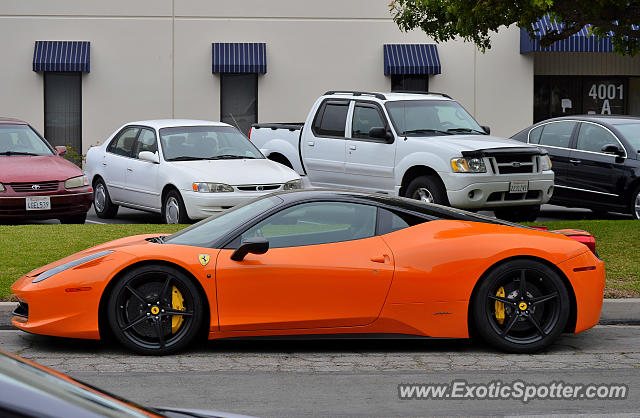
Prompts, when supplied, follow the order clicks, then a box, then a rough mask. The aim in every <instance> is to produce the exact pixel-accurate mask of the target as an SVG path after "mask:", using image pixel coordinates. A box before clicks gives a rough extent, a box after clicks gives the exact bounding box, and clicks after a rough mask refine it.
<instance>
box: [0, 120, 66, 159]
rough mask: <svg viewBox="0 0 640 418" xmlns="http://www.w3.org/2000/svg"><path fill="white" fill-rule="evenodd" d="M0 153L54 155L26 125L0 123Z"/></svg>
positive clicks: (47, 145)
mask: <svg viewBox="0 0 640 418" xmlns="http://www.w3.org/2000/svg"><path fill="white" fill-rule="evenodd" d="M0 155H55V152H53V149H52V148H51V147H50V146H49V144H47V143H46V142H45V141H44V140H43V139H42V138H40V137H39V136H38V134H36V133H35V132H34V131H33V129H31V127H30V126H28V125H18V124H16V125H12V124H0Z"/></svg>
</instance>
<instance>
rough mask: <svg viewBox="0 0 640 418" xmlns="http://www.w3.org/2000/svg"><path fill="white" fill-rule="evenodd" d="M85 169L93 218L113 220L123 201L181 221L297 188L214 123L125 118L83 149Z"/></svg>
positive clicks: (292, 176)
mask: <svg viewBox="0 0 640 418" xmlns="http://www.w3.org/2000/svg"><path fill="white" fill-rule="evenodd" d="M85 169H86V174H87V176H88V177H89V179H90V181H91V184H92V185H93V189H94V207H95V210H96V214H97V215H98V216H99V217H100V218H113V217H115V216H116V214H117V212H118V207H119V206H125V207H128V208H133V209H139V210H144V211H148V212H157V213H161V214H162V219H163V220H164V221H165V222H166V223H186V222H189V220H190V219H203V218H206V217H208V216H210V215H213V214H215V213H217V212H220V211H223V210H225V209H228V208H230V207H233V206H236V205H238V204H241V203H244V202H246V201H248V200H251V199H253V198H255V197H258V196H261V195H264V194H266V193H271V192H275V191H278V190H293V189H299V188H301V181H300V176H299V175H298V174H297V173H296V172H295V171H293V170H291V169H289V168H287V167H285V166H284V165H281V164H278V163H276V162H273V161H271V160H268V159H266V158H265V157H264V155H262V153H261V152H260V151H259V150H258V149H257V148H256V147H255V146H253V144H252V143H251V142H250V141H249V140H248V139H247V137H246V136H244V135H243V134H242V133H241V132H240V131H238V130H237V129H236V128H234V127H232V126H230V125H227V124H225V123H220V122H207V121H196V120H174V119H171V120H148V121H141V122H131V123H128V124H126V125H124V126H123V127H121V128H120V129H118V130H117V131H116V132H115V133H114V134H113V135H111V137H109V139H107V140H106V141H105V142H104V143H103V144H102V145H100V146H98V147H93V148H91V149H89V152H88V153H87V162H86V166H85Z"/></svg>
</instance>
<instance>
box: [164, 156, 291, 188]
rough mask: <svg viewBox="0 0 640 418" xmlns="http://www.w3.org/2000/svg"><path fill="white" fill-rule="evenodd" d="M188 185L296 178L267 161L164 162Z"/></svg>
mask: <svg viewBox="0 0 640 418" xmlns="http://www.w3.org/2000/svg"><path fill="white" fill-rule="evenodd" d="M167 164H170V165H171V168H172V169H174V170H179V171H181V172H182V173H183V175H184V176H186V177H187V178H189V179H190V180H189V181H196V182H197V181H202V182H212V183H225V184H229V185H232V186H236V185H241V184H256V183H257V182H259V184H271V183H286V182H287V181H290V180H297V179H299V178H300V176H299V175H298V173H296V172H295V171H293V170H292V169H290V168H288V167H285V166H283V165H282V164H278V163H276V162H273V161H271V160H268V159H266V158H265V159H259V160H251V159H246V160H198V161H171V162H167Z"/></svg>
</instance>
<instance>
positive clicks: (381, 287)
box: [216, 237, 393, 331]
mask: <svg viewBox="0 0 640 418" xmlns="http://www.w3.org/2000/svg"><path fill="white" fill-rule="evenodd" d="M232 253H233V250H222V251H220V254H219V256H218V260H217V266H216V282H217V287H218V303H219V309H220V311H219V312H220V313H219V316H220V326H221V330H222V331H240V330H266V329H282V330H284V329H296V328H298V329H299V328H324V327H346V326H358V325H367V324H369V323H371V322H373V321H375V320H376V318H378V316H379V314H380V310H381V309H382V306H383V304H384V301H385V298H386V296H387V293H388V291H389V287H390V285H391V279H392V277H393V258H392V253H391V251H390V250H389V248H388V247H387V245H386V244H385V243H384V241H383V240H382V239H381V238H380V237H371V238H366V239H362V240H354V241H346V242H338V243H331V244H321V245H309V246H302V247H289V248H274V249H270V250H269V251H267V253H265V254H262V255H254V254H249V255H247V257H246V258H245V259H244V260H243V261H241V262H236V261H232V260H231V259H230V257H231V254H232ZM372 259H376V260H377V262H376V261H372Z"/></svg>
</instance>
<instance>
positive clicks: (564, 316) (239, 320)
mask: <svg viewBox="0 0 640 418" xmlns="http://www.w3.org/2000/svg"><path fill="white" fill-rule="evenodd" d="M559 232H560V233H550V232H544V231H539V230H536V229H533V228H528V227H524V226H520V225H517V224H510V223H507V222H504V221H500V220H497V219H495V218H489V217H485V216H480V215H476V214H473V213H469V212H465V211H461V210H458V209H453V208H447V207H444V206H440V205H434V204H429V203H422V202H419V201H416V200H411V199H405V198H397V197H391V196H385V195H381V194H365V193H356V192H349V191H329V190H316V189H309V190H298V191H295V192H282V193H275V194H271V195H268V196H264V197H262V198H258V199H256V200H253V201H252V202H250V203H247V204H246V205H243V206H237V207H235V208H233V209H230V210H228V211H226V212H224V213H222V214H220V215H219V216H217V217H211V218H209V219H208V220H206V221H203V222H200V223H198V224H196V225H192V226H190V227H188V228H186V229H183V230H182V231H180V232H178V233H176V234H173V235H169V236H162V235H159V234H150V235H139V236H134V237H128V238H122V239H120V240H116V241H112V242H108V243H105V244H102V245H98V246H96V247H93V248H90V249H88V250H85V251H82V252H79V253H77V254H74V255H71V256H69V257H66V258H64V259H62V260H58V261H56V262H53V263H51V264H49V265H46V266H43V267H40V268H38V269H35V270H33V271H31V272H29V273H27V274H26V275H24V276H23V277H21V278H20V279H19V280H18V281H17V282H15V283H14V284H13V286H12V287H11V292H12V294H13V296H14V297H15V298H16V300H18V301H19V305H18V307H17V308H16V310H15V311H14V316H13V319H12V324H13V325H14V326H16V327H17V328H19V329H21V330H24V331H27V332H30V333H34V334H45V335H55V336H60V337H75V338H91V339H99V338H102V337H103V336H104V335H107V334H110V333H111V334H112V335H114V336H115V338H116V339H117V340H118V341H119V342H120V343H121V344H123V345H124V346H126V347H127V348H129V349H130V350H133V351H135V352H138V353H141V354H154V355H163V354H170V353H173V352H176V351H178V350H181V349H184V348H185V347H187V346H188V345H189V344H190V343H191V342H192V341H193V340H194V339H195V338H196V337H197V336H198V335H201V334H200V332H201V331H208V336H209V338H210V339H218V338H233V337H273V336H280V337H281V336H285V335H289V336H297V337H300V336H302V335H307V336H314V335H324V336H329V335H339V336H341V337H349V336H350V334H355V336H356V337H362V335H363V334H365V335H369V336H370V337H373V338H375V337H376V336H377V335H386V336H389V335H393V334H395V335H398V336H399V337H403V336H406V335H414V336H418V337H434V338H467V337H468V336H469V332H470V329H471V330H472V331H473V332H477V335H479V336H481V337H482V338H484V339H485V340H486V341H487V342H489V343H490V344H492V345H493V346H494V347H496V348H498V349H500V350H506V351H511V352H533V351H537V350H540V349H542V348H544V347H546V346H548V345H549V344H551V343H553V341H555V340H556V339H557V338H558V337H559V336H560V334H561V333H562V332H571V333H574V332H575V333H578V332H581V331H584V330H586V329H588V328H591V327H593V326H595V325H596V324H597V323H598V319H599V317H600V309H601V307H602V298H603V292H604V263H603V262H602V261H601V260H600V259H599V258H598V257H597V255H596V252H595V240H594V239H593V237H592V236H590V235H588V234H586V233H585V232H582V231H573V230H570V231H566V232H565V231H559ZM565 235H566V236H565ZM572 238H573V239H572ZM583 243H584V244H583ZM213 276H215V280H214V279H212V277H213ZM392 279H393V280H392ZM69 289H71V291H69ZM101 319H104V320H101Z"/></svg>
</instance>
